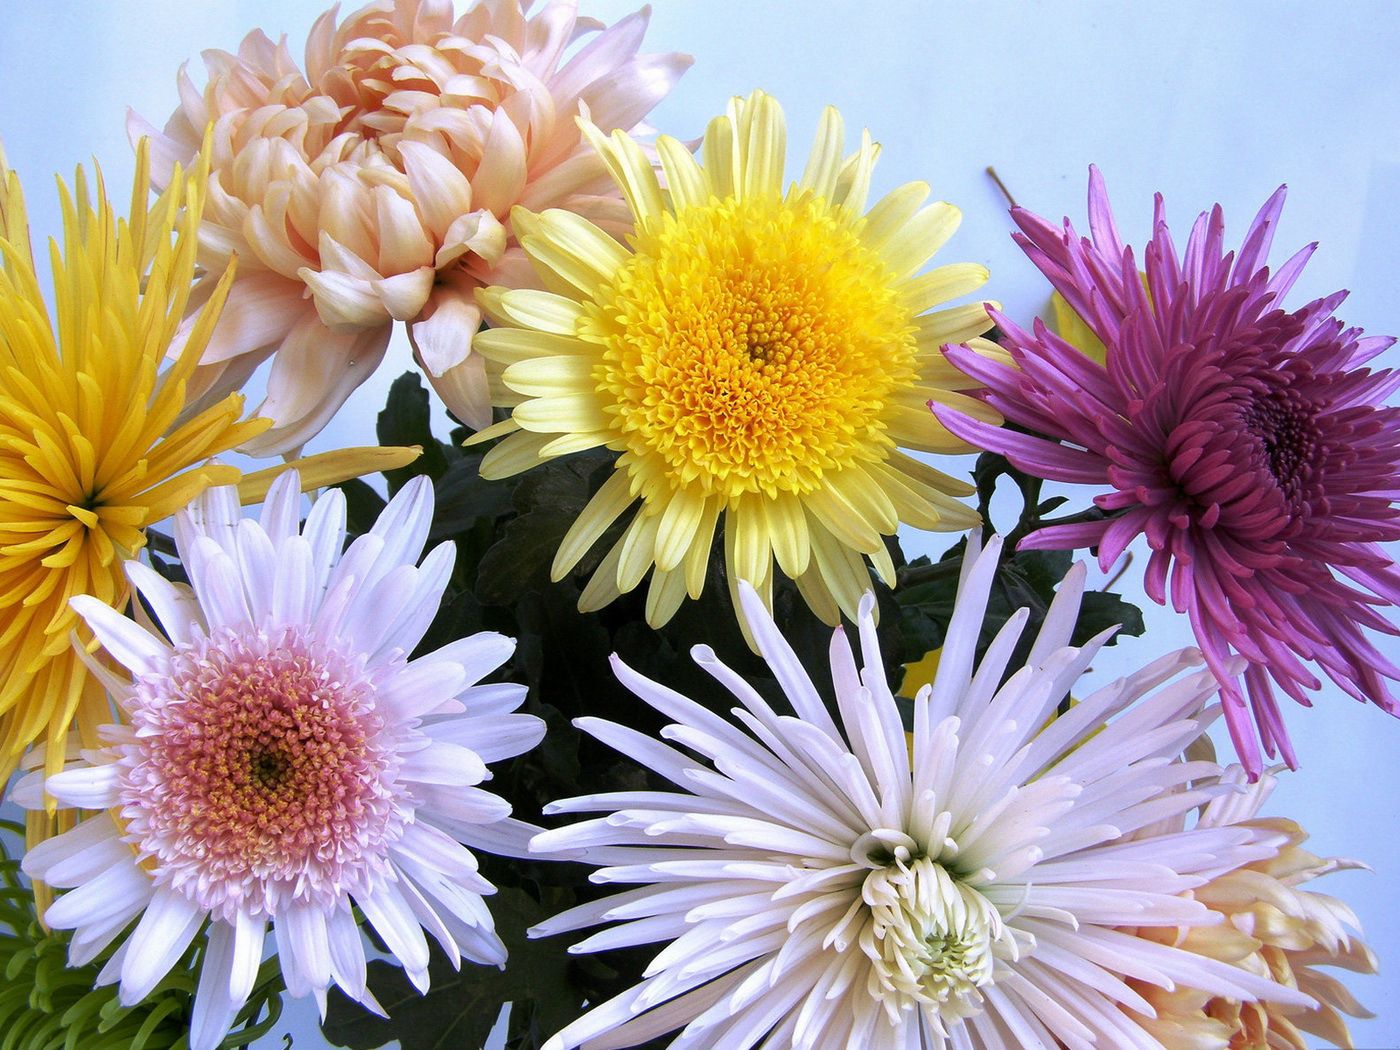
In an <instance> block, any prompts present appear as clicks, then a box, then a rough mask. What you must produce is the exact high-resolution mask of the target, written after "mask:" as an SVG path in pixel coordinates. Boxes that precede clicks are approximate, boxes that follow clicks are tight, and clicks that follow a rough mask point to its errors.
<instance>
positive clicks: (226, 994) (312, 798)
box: [15, 472, 544, 1050]
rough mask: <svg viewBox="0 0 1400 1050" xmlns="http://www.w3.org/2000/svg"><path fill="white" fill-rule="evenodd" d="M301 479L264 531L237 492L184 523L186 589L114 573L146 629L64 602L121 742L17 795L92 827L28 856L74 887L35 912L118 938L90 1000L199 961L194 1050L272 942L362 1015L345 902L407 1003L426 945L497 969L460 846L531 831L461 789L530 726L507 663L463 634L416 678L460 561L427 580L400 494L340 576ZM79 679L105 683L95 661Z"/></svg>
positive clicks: (409, 494) (287, 477) (297, 986)
mask: <svg viewBox="0 0 1400 1050" xmlns="http://www.w3.org/2000/svg"><path fill="white" fill-rule="evenodd" d="M300 491H301V490H300V483H299V480H298V478H297V476H296V475H295V473H292V472H289V473H287V474H284V475H283V476H282V477H281V478H279V479H278V480H277V482H276V483H275V484H274V487H273V489H272V491H271V492H270V493H269V494H268V498H267V502H266V504H265V505H264V508H263V511H262V515H261V520H258V521H255V520H252V519H247V520H242V519H241V518H240V514H239V507H238V497H237V494H236V492H235V490H233V489H231V488H222V489H214V490H211V491H210V492H209V493H208V494H207V495H206V496H204V497H203V498H202V499H201V500H200V501H198V502H196V503H195V504H194V505H193V506H192V507H191V508H190V509H189V510H187V511H185V512H184V513H182V515H181V516H180V517H179V518H178V519H177V532H176V538H177V542H178V544H179V548H180V553H181V558H182V561H183V564H184V565H185V567H186V569H187V570H188V572H189V575H190V579H191V581H192V588H185V587H180V586H175V585H172V584H170V583H168V582H167V581H165V580H164V579H162V578H161V577H160V576H158V575H157V574H156V573H155V572H154V571H153V570H151V569H150V568H148V567H146V566H143V565H141V564H138V563H132V564H131V565H130V566H129V568H128V572H129V574H130V577H131V582H132V584H133V585H134V586H135V588H136V589H137V591H139V592H140V594H141V597H142V598H143V599H145V601H146V603H147V604H148V605H149V606H150V608H151V609H152V610H153V611H154V613H155V616H156V617H157V618H158V619H159V621H160V625H161V628H162V630H156V629H155V628H154V627H152V628H150V629H148V628H146V627H143V626H141V625H138V624H137V623H135V622H133V621H132V620H129V619H126V618H124V617H122V616H121V615H119V614H118V613H116V612H115V611H113V610H112V609H110V608H108V607H107V606H106V605H103V604H102V603H100V602H98V601H95V600H93V599H91V598H81V597H80V598H75V599H73V605H74V607H75V608H76V609H77V610H78V612H79V613H80V614H81V615H82V616H83V618H84V619H85V620H86V621H87V622H88V625H89V626H90V627H91V628H92V630H93V633H94V634H95V635H96V636H97V638H98V640H99V641H100V642H101V643H102V645H103V647H104V648H105V649H106V651H107V653H108V654H109V655H110V656H111V657H112V658H113V659H114V660H116V661H117V662H118V663H119V664H121V665H123V666H124V667H125V668H126V669H127V671H128V672H129V673H130V681H129V682H125V681H123V680H119V679H118V678H117V677H116V676H114V675H112V674H111V673H110V672H105V671H104V672H102V673H103V675H104V677H105V679H106V680H107V684H108V688H109V690H111V692H112V693H113V696H114V697H115V699H116V702H117V704H118V705H119V707H120V709H121V712H122V716H123V724H121V725H114V726H109V727H107V728H106V729H105V730H104V734H105V738H106V741H107V743H106V746H105V747H103V748H101V749H100V750H96V751H88V752H84V753H83V757H82V758H81V760H78V761H75V762H71V763H70V764H69V765H68V767H67V768H66V769H64V770H63V772H61V773H58V774H55V775H54V776H52V777H50V778H48V780H47V781H42V780H41V778H40V777H39V776H38V775H35V776H32V777H30V778H29V779H28V780H27V781H26V782H23V783H22V784H21V789H20V790H19V791H17V792H16V795H15V797H16V799H17V800H19V801H21V803H22V804H24V805H27V806H30V807H31V808H33V807H38V806H42V805H43V799H42V792H41V790H40V788H41V787H43V788H46V789H47V790H48V792H49V793H50V794H52V795H53V796H54V797H55V798H56V799H58V801H59V802H60V803H61V804H63V805H65V806H72V807H75V808H79V809H86V810H98V811H100V812H97V813H95V814H92V815H90V816H88V817H87V818H86V819H84V820H83V821H82V822H81V823H79V824H78V825H77V827H76V828H74V829H73V830H72V831H69V832H66V833H65V834H62V835H60V836H58V837H57V838H53V839H50V840H49V841H47V842H44V843H42V844H40V845H38V846H36V847H35V848H34V849H32V850H31V851H30V852H29V854H28V855H27V856H26V857H25V859H24V870H25V871H26V872H27V873H28V874H29V875H30V876H32V877H34V878H38V879H42V880H44V881H45V882H46V883H48V884H50V885H52V886H55V887H59V888H61V889H65V890H67V892H66V893H63V894H62V895H61V896H60V897H59V898H58V900H57V901H56V903H54V904H53V906H52V907H50V908H49V909H48V911H47V913H46V915H45V919H46V921H47V922H48V923H49V924H50V925H51V926H54V927H57V928H60V929H69V930H73V931H74V934H73V939H72V945H71V948H70V952H69V957H70V960H71V962H72V963H73V964H74V965H81V964H83V963H86V962H88V961H90V960H91V959H93V958H94V957H96V956H97V955H98V954H99V953H100V952H101V951H103V950H104V949H105V948H106V947H107V946H108V945H110V944H111V943H112V942H113V941H114V940H116V939H117V938H118V937H120V936H121V935H122V934H123V931H125V930H126V929H127V928H128V926H129V925H130V924H131V923H132V922H133V920H135V926H134V928H132V930H131V932H130V935H129V936H127V937H126V938H125V940H124V941H123V942H122V944H121V945H120V947H119V948H118V949H117V951H116V952H115V953H114V954H113V956H112V957H111V960H110V962H109V963H108V964H107V965H106V967H105V969H104V970H103V971H102V974H101V977H100V979H101V980H102V981H103V982H104V983H105V982H110V981H117V980H120V982H121V1000H122V1002H124V1003H127V1004H132V1003H136V1002H139V1001H140V1000H141V999H143V998H144V997H145V996H146V995H147V993H149V992H150V991H151V989H152V988H154V987H155V985H156V984H157V983H158V982H159V981H160V980H161V978H163V977H164V976H165V974H166V973H167V972H168V971H169V970H170V968H171V967H172V966H173V965H175V963H176V962H177V961H178V960H179V959H180V958H181V957H182V956H183V955H184V953H185V951H186V950H187V949H188V948H189V946H190V944H191V943H192V942H193V941H194V939H195V938H196V937H202V938H203V939H204V941H205V949H204V953H203V962H202V965H201V973H200V979H199V986H198V990H197V993H196V996H195V1002H194V1013H193V1019H192V1031H191V1036H190V1045H191V1048H192V1050H209V1048H212V1047H215V1046H217V1045H218V1044H219V1042H220V1041H221V1040H222V1039H223V1037H224V1035H225V1034H226V1032H227V1031H228V1027H229V1025H230V1023H231V1022H232V1020H233V1018H234V1016H235V1015H236V1014H237V1012H238V1010H239V1008H240V1007H241V1006H242V1005H243V1003H244V1002H245V1001H246V999H247V996H248V995H249V993H250V991H251V989H252V987H253V983H254V979H255V977H256V974H257V971H258V966H259V964H260V963H261V961H262V957H263V946H264V937H265V935H266V931H267V926H268V924H269V923H271V924H272V927H273V931H274V934H275V936H276V944H277V954H278V957H279V960H280V964H281V968H282V973H283V976H284V978H285V980H286V983H287V989H288V991H290V992H291V994H292V995H294V996H303V995H307V994H313V995H315V996H316V997H317V998H318V1000H319V1001H320V1003H321V1006H322V1009H323V1010H324V1007H325V994H326V990H327V988H328V987H329V986H330V985H331V984H332V983H334V984H337V985H339V986H340V988H341V989H342V990H344V991H345V993H346V994H347V995H349V996H350V997H351V998H352V999H356V1000H358V1001H360V1002H362V1003H365V1004H366V1005H368V1006H370V1007H371V1008H377V1004H375V1002H374V999H373V997H372V995H371V994H370V993H369V991H368V989H367V988H366V985H365V977H366V963H365V951H364V947H363V945H362V943H361V935H360V930H359V928H358V927H357V925H356V921H355V918H354V915H353V914H352V911H351V907H352V904H353V905H354V906H356V907H358V908H359V910H360V911H361V913H363V915H364V917H365V919H366V920H367V921H368V922H369V924H370V925H371V926H372V927H373V928H374V930H375V932H376V933H378V934H379V936H380V937H381V938H382V939H383V941H384V943H385V944H386V945H387V946H388V948H389V951H390V952H391V953H392V954H393V955H394V956H395V957H396V958H397V959H398V960H399V961H400V962H401V963H402V964H403V967H404V969H405V970H406V971H407V974H408V977H409V979H410V980H411V981H412V982H413V984H414V985H415V986H416V987H417V988H418V989H419V990H420V991H422V990H425V989H426V988H427V984H428V944H427V941H426V939H425V937H424V931H425V930H426V931H427V932H428V933H430V934H432V936H433V938H434V939H435V940H436V941H437V942H438V943H439V944H440V945H441V946H442V948H443V950H444V952H445V953H446V954H447V956H448V957H449V958H450V959H452V960H453V961H454V962H456V961H457V960H458V959H459V957H465V958H467V959H469V960H472V961H474V962H480V963H488V964H492V965H497V966H499V965H503V964H504V963H505V959H506V951H505V947H504V945H503V944H502V943H501V941H500V939H499V938H498V937H497V935H496V933H495V931H494V927H493V924H492V919H491V913H490V911H489V910H488V909H487V907H486V904H485V902H484V901H483V899H482V896H483V895H484V894H490V893H492V892H494V891H493V888H492V886H491V884H490V883H489V882H487V881H486V880H485V879H484V878H482V877H481V875H479V874H478V871H477V862H476V859H475V858H474V857H473V855H472V853H471V851H470V850H469V849H468V848H467V846H468V845H470V846H476V847H481V848H486V849H501V850H502V851H505V852H511V851H514V852H517V853H518V852H520V851H521V850H523V848H524V843H525V841H526V839H527V838H528V832H530V831H533V830H537V829H533V828H530V827H529V825H525V824H522V823H520V822H519V821H515V820H511V819H509V818H508V814H509V812H510V806H509V805H508V804H507V803H506V802H505V801H503V800H502V799H500V798H498V797H497V796H495V795H492V794H490V793H488V792H487V791H485V790H483V789H482V788H481V787H479V786H478V785H479V784H480V783H481V782H482V781H483V780H486V779H487V778H488V777H489V775H490V774H489V773H488V772H487V769H486V763H487V762H489V761H494V760H497V759H502V758H508V757H511V756H513V755H517V754H520V753H521V752H523V751H526V750H528V749H529V748H531V747H533V746H534V745H535V744H536V743H537V742H538V741H539V740H540V738H541V737H542V736H543V734H544V724H543V723H542V722H541V721H540V720H539V719H537V718H535V717H533V716H530V715H522V714H514V713H512V712H514V711H515V709H516V708H517V707H519V705H520V703H521V702H522V700H523V699H524V696H525V689H524V687H523V686H517V685H509V684H503V685H477V684H476V683H477V682H478V680H479V679H481V678H482V677H483V676H484V675H486V674H487V673H489V672H490V671H492V670H494V669H495V668H496V667H497V666H499V665H500V664H501V663H502V662H504V661H505V660H506V659H507V658H509V656H510V655H511V652H512V650H513V648H514V642H513V641H511V639H509V638H505V637H502V636H500V635H496V634H476V635H472V636H470V637H467V638H464V639H462V640H460V641H457V642H453V643H451V644H449V645H447V646H444V647H443V648H441V649H438V650H437V651H435V652H432V653H429V654H427V655H424V656H420V657H418V658H417V659H413V660H409V659H408V654H409V653H410V652H412V651H413V650H414V648H415V647H416V646H417V645H418V643H419V642H420V641H421V640H422V638H423V635H424V633H425V632H426V630H427V628H428V625H429V624H430V623H431V621H432V619H433V616H434V615H435V614H436V612H437V610H438V607H439V605H440V603H441V599H442V594H443V590H444V588H445V586H446V584H447V580H448V577H449V575H450V574H451V571H452V564H453V559H454V553H455V551H454V547H453V546H452V544H451V543H443V544H441V545H440V546H438V547H436V548H434V549H433V550H432V551H431V552H430V553H429V554H428V556H427V557H426V558H425V559H424V560H423V563H422V564H421V565H418V564H417V562H418V557H419V554H420V553H421V551H422V549H423V544H424V542H425V540H426V538H427V535H428V526H429V523H430V521H431V519H432V507H433V501H432V487H431V485H430V484H429V483H428V482H427V480H426V479H423V478H418V479H415V480H414V481H412V482H410V483H409V484H408V485H406V486H405V487H404V489H403V490H402V491H401V492H400V493H399V494H398V495H397V496H396V497H395V498H394V500H393V501H392V502H391V503H390V504H389V506H388V507H387V508H386V509H385V511H384V513H383V514H382V515H381V516H380V518H379V521H378V523H377V524H376V525H375V526H374V528H373V529H372V530H371V531H370V532H369V533H367V534H365V535H363V536H360V537H359V538H357V539H356V540H355V541H354V542H353V543H352V544H351V545H350V546H349V548H348V549H346V550H345V552H344V554H343V555H342V553H341V550H342V547H343V546H344V541H345V501H344V498H343V497H342V496H341V494H340V493H339V492H337V491H335V490H332V491H329V492H327V493H326V494H325V495H323V496H322V497H321V498H320V499H319V500H317V501H316V503H315V504H314V506H313V507H312V508H311V511H310V513H309V515H308V517H307V519H306V524H305V527H304V528H302V529H300V530H298V509H299V499H300ZM94 666H96V665H94Z"/></svg>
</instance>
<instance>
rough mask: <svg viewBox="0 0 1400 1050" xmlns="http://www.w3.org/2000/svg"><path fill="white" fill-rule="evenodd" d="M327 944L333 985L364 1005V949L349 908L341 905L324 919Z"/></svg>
mask: <svg viewBox="0 0 1400 1050" xmlns="http://www.w3.org/2000/svg"><path fill="white" fill-rule="evenodd" d="M326 944H327V946H328V947H329V948H330V955H331V976H332V977H333V978H334V979H335V983H336V984H338V985H339V986H340V988H341V990H342V991H343V992H345V994H346V995H348V996H349V997H350V998H351V999H353V1000H355V1001H356V1002H363V1001H364V997H365V995H366V994H367V993H366V990H365V982H366V980H367V979H368V967H367V964H366V961H365V947H364V941H363V940H362V937H361V934H360V928H359V926H357V925H356V924H355V919H354V916H353V915H352V914H351V912H350V909H349V906H348V905H344V904H342V905H341V906H339V907H337V908H336V909H335V910H334V911H332V912H331V913H330V914H329V915H328V916H326Z"/></svg>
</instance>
